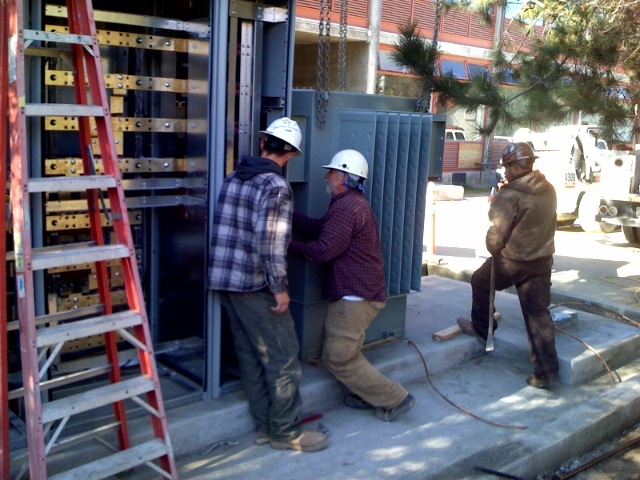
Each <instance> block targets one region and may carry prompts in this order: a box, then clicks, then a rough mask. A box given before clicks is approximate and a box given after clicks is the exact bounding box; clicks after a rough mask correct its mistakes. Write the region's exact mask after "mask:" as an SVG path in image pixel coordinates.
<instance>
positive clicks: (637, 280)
mask: <svg viewBox="0 0 640 480" xmlns="http://www.w3.org/2000/svg"><path fill="white" fill-rule="evenodd" d="M610 279H620V280H629V281H630V282H635V283H638V284H640V277H638V276H637V275H632V276H630V277H620V276H615V277H614V276H608V277H602V280H603V281H605V282H607V283H610V284H612V285H618V286H620V287H631V288H635V289H636V291H635V292H633V298H635V299H636V300H637V301H638V303H640V298H639V297H638V294H639V293H640V286H634V285H633V284H631V285H627V284H624V283H620V282H614V281H612V280H610Z"/></svg>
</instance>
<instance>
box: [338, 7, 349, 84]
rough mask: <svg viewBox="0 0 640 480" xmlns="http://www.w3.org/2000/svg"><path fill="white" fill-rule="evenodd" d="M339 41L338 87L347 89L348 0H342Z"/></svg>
mask: <svg viewBox="0 0 640 480" xmlns="http://www.w3.org/2000/svg"><path fill="white" fill-rule="evenodd" d="M338 31H339V33H340V36H339V43H338V87H339V89H340V91H341V92H345V91H346V90H347V0H340V28H339V30H338Z"/></svg>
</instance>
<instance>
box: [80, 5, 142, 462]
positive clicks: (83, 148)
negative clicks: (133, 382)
mask: <svg viewBox="0 0 640 480" xmlns="http://www.w3.org/2000/svg"><path fill="white" fill-rule="evenodd" d="M68 3H70V4H73V3H74V2H73V1H68ZM68 11H69V30H70V31H71V32H72V33H78V34H86V33H87V31H88V30H83V29H82V28H83V25H82V24H81V23H82V22H81V21H80V19H79V14H78V12H76V9H75V8H73V7H71V8H68ZM88 23H91V24H92V23H93V22H88ZM91 38H92V40H93V42H94V43H96V42H97V41H96V39H95V35H94V36H92V37H91ZM71 48H72V50H73V52H74V56H73V64H74V74H73V76H74V92H75V100H76V104H78V105H88V104H89V102H88V95H87V87H85V85H87V83H86V76H87V75H91V72H92V71H93V70H94V69H95V68H94V65H90V64H89V61H91V60H96V59H97V60H96V61H95V62H94V63H99V61H100V56H99V52H97V56H96V52H94V51H92V52H91V53H89V52H88V51H87V50H85V47H84V45H72V47H71ZM87 57H90V60H89V61H85V60H86V59H87ZM92 87H93V88H95V87H96V85H92V84H89V90H91V89H92ZM105 100H106V97H105ZM93 103H94V104H95V102H93ZM101 106H102V107H103V109H105V110H106V103H103V104H101ZM100 118H102V117H96V118H95V120H96V121H99V119H100ZM78 134H79V135H78V138H79V145H78V147H79V149H80V152H81V157H82V165H83V170H84V174H85V175H91V174H93V172H94V171H95V166H94V165H93V158H91V155H90V154H91V126H90V122H89V117H86V116H83V117H79V118H78ZM100 136H101V132H98V138H100ZM86 195H87V206H88V216H89V227H90V231H91V238H92V240H93V241H95V242H96V244H97V245H104V232H103V230H102V221H101V215H100V213H101V212H100V206H99V198H98V197H99V195H101V193H100V191H99V190H98V189H89V190H87V191H86ZM106 213H107V212H105V214H106ZM95 268H96V280H97V284H98V292H99V296H100V301H101V302H102V303H103V304H104V306H105V314H106V315H110V314H111V313H113V305H112V302H111V292H110V288H109V278H108V273H107V263H106V262H105V261H100V262H96V263H95ZM103 338H104V346H105V353H106V356H107V361H108V363H109V364H110V365H111V370H110V372H109V381H110V383H116V382H120V381H121V379H122V374H121V372H120V362H119V360H118V346H117V340H116V335H115V333H114V332H106V333H104V334H103ZM113 414H114V416H115V418H116V421H117V422H118V425H119V426H118V428H117V438H118V446H119V448H120V450H126V449H128V448H130V447H131V441H130V437H129V428H128V424H127V417H126V409H125V405H124V402H123V401H117V402H115V403H113Z"/></svg>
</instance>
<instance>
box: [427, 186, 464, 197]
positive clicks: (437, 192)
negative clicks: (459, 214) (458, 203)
mask: <svg viewBox="0 0 640 480" xmlns="http://www.w3.org/2000/svg"><path fill="white" fill-rule="evenodd" d="M433 195H434V196H435V199H436V200H462V199H463V198H464V187H463V186H461V185H443V184H436V185H434V186H433Z"/></svg>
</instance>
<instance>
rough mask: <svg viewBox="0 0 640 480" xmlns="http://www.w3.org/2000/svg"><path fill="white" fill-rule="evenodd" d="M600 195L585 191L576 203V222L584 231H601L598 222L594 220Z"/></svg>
mask: <svg viewBox="0 0 640 480" xmlns="http://www.w3.org/2000/svg"><path fill="white" fill-rule="evenodd" d="M599 205H600V197H599V196H598V195H596V194H595V192H593V191H590V192H586V193H585V194H584V195H583V196H582V198H581V199H580V204H579V205H578V223H579V224H580V227H581V228H582V230H584V231H585V232H589V233H601V232H602V228H601V226H600V222H597V221H596V214H597V213H598V206H599Z"/></svg>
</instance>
